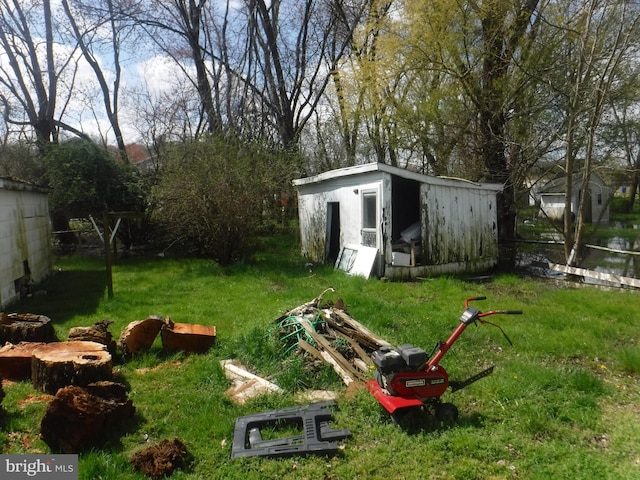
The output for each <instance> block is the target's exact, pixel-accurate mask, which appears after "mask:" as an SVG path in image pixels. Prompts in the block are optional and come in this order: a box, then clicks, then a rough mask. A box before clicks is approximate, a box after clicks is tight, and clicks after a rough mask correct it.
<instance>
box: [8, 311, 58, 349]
mask: <svg viewBox="0 0 640 480" xmlns="http://www.w3.org/2000/svg"><path fill="white" fill-rule="evenodd" d="M54 341H56V335H55V332H54V330H53V325H52V324H51V319H50V318H49V317H45V316H44V315H34V314H32V313H0V345H2V344H4V343H6V342H10V343H13V344H16V343H20V342H54Z"/></svg>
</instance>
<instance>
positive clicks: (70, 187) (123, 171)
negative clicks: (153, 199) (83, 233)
mask: <svg viewBox="0 0 640 480" xmlns="http://www.w3.org/2000/svg"><path fill="white" fill-rule="evenodd" d="M44 165H45V167H46V172H47V173H46V176H47V178H48V182H49V186H50V187H51V189H52V193H51V195H50V201H49V205H50V211H51V217H52V223H53V228H54V230H59V231H60V230H62V231H65V230H69V219H71V218H85V217H88V216H89V215H92V216H94V217H95V218H96V219H98V220H99V221H100V220H101V219H102V214H103V213H104V212H108V211H118V212H121V211H137V212H141V211H143V210H144V206H145V202H144V196H143V193H142V189H141V188H140V187H139V174H138V172H137V170H135V169H134V168H133V167H131V166H129V165H124V164H122V163H118V162H116V160H115V159H114V158H113V156H112V155H111V154H110V153H109V152H108V151H107V150H105V149H103V148H101V147H100V146H98V145H96V144H95V143H93V142H91V141H88V140H71V141H69V142H65V143H61V144H59V145H51V146H50V147H49V149H48V151H47V152H46V153H45V155H44ZM123 231H124V230H123ZM119 237H120V235H119ZM120 238H121V237H120ZM121 239H122V238H121ZM61 240H63V241H64V237H61ZM74 240H75V238H70V239H69V241H74ZM123 241H125V240H123ZM129 241H130V239H129V240H128V241H125V243H129Z"/></svg>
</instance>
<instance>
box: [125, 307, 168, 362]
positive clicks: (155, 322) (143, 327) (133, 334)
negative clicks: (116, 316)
mask: <svg viewBox="0 0 640 480" xmlns="http://www.w3.org/2000/svg"><path fill="white" fill-rule="evenodd" d="M163 324H164V320H163V319H162V317H159V316H157V315H151V316H149V317H148V318H147V319H145V320H137V321H135V322H131V323H130V324H129V325H127V328H125V329H124V331H123V332H122V333H121V334H120V339H119V341H118V344H119V345H120V348H121V349H122V352H123V353H124V354H125V355H131V354H134V353H136V352H139V351H146V350H149V349H150V348H151V345H153V342H154V341H155V339H156V337H157V336H158V333H160V329H161V328H162V325H163Z"/></svg>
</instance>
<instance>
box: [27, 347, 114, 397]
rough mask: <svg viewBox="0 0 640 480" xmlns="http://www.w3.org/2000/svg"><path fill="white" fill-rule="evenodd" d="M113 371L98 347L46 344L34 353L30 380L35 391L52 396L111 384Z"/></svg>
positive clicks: (107, 355) (105, 348) (108, 360)
mask: <svg viewBox="0 0 640 480" xmlns="http://www.w3.org/2000/svg"><path fill="white" fill-rule="evenodd" d="M112 367H113V365H112V361H111V354H110V353H109V352H108V351H107V347H106V346H105V345H103V344H101V343H97V342H83V341H78V342H56V343H49V344H46V345H43V346H42V347H39V348H37V349H36V350H34V351H33V355H32V357H31V380H32V383H33V386H34V388H36V389H39V390H42V391H43V392H46V393H50V394H55V393H56V392H57V391H58V389H59V388H62V387H66V386H68V385H78V386H84V385H88V384H90V383H93V382H98V381H101V380H111V379H113V369H112Z"/></svg>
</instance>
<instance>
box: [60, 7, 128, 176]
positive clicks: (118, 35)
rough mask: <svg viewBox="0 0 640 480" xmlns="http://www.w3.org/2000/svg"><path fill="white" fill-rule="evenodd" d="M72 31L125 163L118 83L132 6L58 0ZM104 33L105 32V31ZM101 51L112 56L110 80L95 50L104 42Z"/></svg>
mask: <svg viewBox="0 0 640 480" xmlns="http://www.w3.org/2000/svg"><path fill="white" fill-rule="evenodd" d="M61 3H62V7H63V10H64V12H65V14H66V21H67V22H68V25H69V28H70V30H71V34H72V36H73V38H74V39H75V41H76V43H77V45H78V48H79V49H80V52H81V53H82V56H83V57H84V59H85V60H86V61H87V63H88V64H89V65H90V66H91V69H92V70H93V72H94V74H95V77H96V80H97V82H98V85H99V86H100V91H101V93H102V104H103V107H104V110H105V113H106V115H107V118H108V120H109V124H110V126H111V129H112V130H113V133H114V135H115V139H116V144H117V146H118V151H119V153H120V157H121V159H122V160H123V161H125V162H127V163H128V158H127V149H126V143H125V139H124V137H123V134H122V129H121V127H120V120H119V112H120V85H121V81H122V65H121V50H122V43H123V41H124V40H123V38H126V37H127V36H128V35H130V34H131V33H132V29H131V24H130V22H129V21H128V19H129V18H130V17H131V14H132V12H135V11H136V10H135V7H131V5H130V2H127V1H125V2H122V1H120V0H100V1H95V0H92V1H91V2H84V1H83V0H71V1H69V0H61ZM105 33H106V34H105ZM105 44H106V48H105V49H104V53H105V54H108V55H110V56H111V62H112V66H113V69H112V70H110V71H109V73H108V74H109V75H112V76H113V81H112V82H111V83H109V81H108V80H107V73H105V70H104V69H105V67H104V66H103V63H102V62H101V61H100V60H101V59H100V56H99V54H98V53H96V51H97V50H100V48H101V47H103V46H105Z"/></svg>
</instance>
